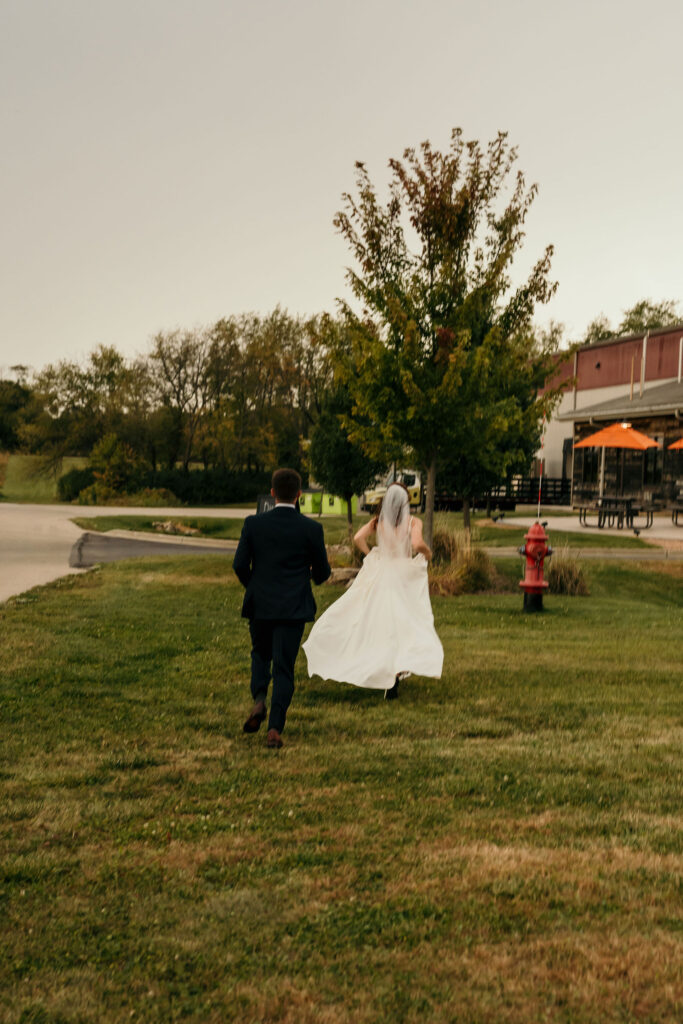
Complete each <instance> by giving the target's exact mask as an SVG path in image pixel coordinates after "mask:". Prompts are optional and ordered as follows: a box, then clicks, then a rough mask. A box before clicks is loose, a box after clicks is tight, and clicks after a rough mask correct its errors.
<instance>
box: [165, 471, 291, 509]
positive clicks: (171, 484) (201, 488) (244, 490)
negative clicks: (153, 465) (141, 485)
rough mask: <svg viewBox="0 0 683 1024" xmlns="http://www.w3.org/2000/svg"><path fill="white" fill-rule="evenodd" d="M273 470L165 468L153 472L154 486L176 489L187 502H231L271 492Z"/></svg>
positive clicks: (198, 503) (215, 503)
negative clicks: (244, 471)
mask: <svg viewBox="0 0 683 1024" xmlns="http://www.w3.org/2000/svg"><path fill="white" fill-rule="evenodd" d="M270 477H271V474H270V473H233V472H230V471H228V470H218V469H206V470H203V469H191V470H188V471H187V472H185V471H184V470H182V469H163V470H158V471H157V472H156V473H150V474H149V476H148V479H147V483H148V485H149V486H150V487H154V488H163V489H165V490H169V491H172V492H173V494H175V495H177V497H178V499H179V500H180V501H181V502H182V503H183V504H185V505H231V504H234V503H236V502H242V501H254V502H255V501H256V499H257V497H258V496H259V494H270Z"/></svg>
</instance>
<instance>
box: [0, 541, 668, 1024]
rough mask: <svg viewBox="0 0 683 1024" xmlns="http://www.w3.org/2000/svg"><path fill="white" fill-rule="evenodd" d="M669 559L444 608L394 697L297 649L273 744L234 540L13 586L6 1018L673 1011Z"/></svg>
mask: <svg viewBox="0 0 683 1024" xmlns="http://www.w3.org/2000/svg"><path fill="white" fill-rule="evenodd" d="M681 569H682V567H681V566H680V565H669V566H667V567H666V569H664V567H662V566H659V565H658V566H656V567H653V569H652V570H649V569H648V568H647V567H645V568H638V569H636V568H634V567H632V566H627V565H624V564H620V563H610V564H607V563H596V564H592V565H591V566H590V583H591V593H592V596H591V597H590V598H557V597H553V598H548V599H547V601H546V606H547V612H546V614H545V615H544V616H524V615H523V614H522V613H521V610H520V609H521V598H520V597H519V595H514V597H513V596H506V595H479V596H471V597H460V598H455V599H453V598H450V599H449V598H442V599H438V598H437V599H435V600H434V602H433V605H434V611H435V618H436V623H437V628H438V631H439V633H440V636H441V637H442V640H443V643H444V648H445V653H446V661H445V671H444V677H443V679H442V680H441V681H436V680H424V679H409V680H407V681H406V682H405V683H404V684H403V687H402V693H401V697H400V699H399V700H398V701H395V702H391V703H387V702H385V701H382V700H381V699H380V698H379V695H377V694H372V693H366V692H363V691H360V690H356V689H354V688H352V687H347V686H343V685H342V684H337V683H331V682H328V683H325V682H322V681H321V680H319V679H314V680H308V679H307V678H306V675H305V666H304V659H303V658H301V659H300V661H299V663H298V676H297V693H296V694H295V698H294V703H293V705H292V708H291V711H290V715H289V719H288V724H287V729H286V731H285V736H284V738H285V747H284V748H283V749H282V750H281V751H268V750H266V749H265V746H264V736H263V733H261V734H259V735H258V736H255V737H247V736H245V735H244V734H243V733H242V731H241V724H242V721H243V718H244V716H245V712H246V711H247V710H248V708H249V699H248V672H249V652H248V643H247V631H246V626H245V624H244V623H243V622H242V621H240V619H239V606H240V600H241V590H240V588H239V587H238V586H237V585H236V583H235V582H234V580H233V578H232V575H231V572H230V566H229V561H227V560H226V559H224V558H220V557H218V558H217V557H215V556H205V557H201V558H194V557H193V558H190V557H187V558H184V559H176V560H157V559H155V560H149V561H142V562H129V563H120V564H115V565H111V566H107V567H106V568H104V569H101V570H95V571H93V572H90V573H87V574H85V575H83V576H78V577H69V578H67V579H65V580H64V581H62V582H59V583H57V584H53V585H51V586H49V587H45V588H42V589H39V590H36V591H33V592H31V593H29V594H26V595H24V596H22V597H20V598H15V599H12V600H11V601H9V602H8V603H7V604H5V605H4V606H2V607H0V629H1V630H2V637H3V661H2V670H1V673H0V714H1V716H2V720H1V728H2V736H3V743H2V747H1V751H0V808H1V811H0V815H1V818H0V915H1V919H2V928H1V929H0V1019H1V1020H2V1021H7V1022H19V1021H21V1022H23V1024H28V1022H45V1024H58V1022H59V1024H62V1022H69V1024H72V1022H98V1024H100V1022H103V1024H109V1022H112V1024H113V1022H120V1021H128V1020H138V1021H144V1022H168V1021H181V1020H182V1021H196V1022H216V1024H218V1022H224V1021H236V1022H237V1021H239V1022H256V1021H269V1022H270V1021H273V1022H275V1021H280V1022H287V1024H309V1022H310V1024H313V1022H319V1021H322V1022H326V1024H336V1022H347V1021H348V1022H371V1021H372V1022H380V1021H382V1022H383V1021H391V1022H418V1021H419V1022H425V1021H426V1022H453V1021H457V1022H467V1024H498V1022H515V1024H517V1022H518V1024H530V1022H541V1021H543V1022H549V1021H551V1022H556V1021H557V1022H560V1021H561V1022H566V1024H570V1022H571V1024H581V1022H596V1024H597V1022H600V1024H604V1022H626V1021H638V1022H651V1024H655V1022H656V1024H664V1022H671V1024H673V1022H674V1021H680V1020H681V1019H682V1017H683V968H682V964H683V912H682V907H683V902H682V900H681V895H682V883H681V878H682V873H681V868H682V867H683V864H682V857H681V852H682V849H681V767H682V765H681V760H682V755H681V750H682V742H681V741H682V740H683V718H682V711H683V707H682V700H681V682H682V669H681V665H682V661H683V658H682V655H683V646H682V644H681V626H682V625H683V575H682V574H681ZM663 573H665V575H662V574H663ZM338 593H339V591H337V590H333V589H332V588H330V587H322V588H319V590H318V591H317V597H318V601H319V605H320V607H324V606H326V605H327V604H328V603H329V602H330V601H332V600H333V599H334V598H335V597H336V596H337V595H338Z"/></svg>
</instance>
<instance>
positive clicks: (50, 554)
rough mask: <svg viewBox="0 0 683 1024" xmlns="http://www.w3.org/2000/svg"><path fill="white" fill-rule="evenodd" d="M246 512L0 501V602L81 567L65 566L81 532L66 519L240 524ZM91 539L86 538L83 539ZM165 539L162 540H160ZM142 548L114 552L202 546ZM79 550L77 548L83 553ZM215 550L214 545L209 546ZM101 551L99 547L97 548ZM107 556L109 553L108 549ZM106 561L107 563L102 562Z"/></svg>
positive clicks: (188, 551) (130, 544) (130, 546)
mask: <svg viewBox="0 0 683 1024" xmlns="http://www.w3.org/2000/svg"><path fill="white" fill-rule="evenodd" d="M250 511H251V510H250V509H241V508H227V509H226V508H201V509H188V508H182V509H178V508H154V509H150V508H110V507H108V508H100V507H91V506H87V507H78V508H76V507H75V506H74V505H14V504H11V503H9V502H8V503H4V502H0V602H2V601H6V600H7V598H8V597H12V596H13V595H15V594H21V593H23V592H24V591H25V590H30V589H31V587H37V586H40V585H42V584H44V583H50V582H51V581H52V580H56V579H59V578H60V577H61V576H66V575H68V574H69V573H74V572H81V571H82V569H81V568H76V566H75V565H71V566H70V564H69V560H70V559H71V558H72V550H73V548H74V545H75V544H76V542H77V541H78V540H79V538H80V537H81V536H82V534H83V531H82V530H81V529H80V528H79V527H78V526H74V524H73V523H72V522H70V520H71V519H72V518H73V517H75V516H87V517H90V516H96V515H122V516H123V515H144V516H149V515H153V516H159V518H160V519H164V518H168V516H177V515H182V516H205V517H211V518H217V519H244V517H245V516H247V515H249V514H250ZM88 536H89V537H92V536H93V535H92V534H89V535H88ZM166 540H168V539H167V538H166ZM90 543H91V550H95V549H96V545H97V544H98V543H99V542H98V541H97V539H96V537H95V540H93V541H91V542H90ZM105 543H106V542H105ZM140 543H141V544H142V547H139V548H137V549H136V548H135V546H134V545H135V542H134V541H128V542H127V543H124V544H123V545H122V546H121V548H120V549H119V552H118V557H119V558H122V557H125V558H129V557H132V556H134V555H135V554H138V555H143V554H144V555H146V554H149V553H150V551H151V552H152V553H157V552H158V553H159V554H163V553H166V554H171V553H175V552H176V550H177V551H182V553H183V554H191V553H193V552H194V551H195V550H203V551H207V547H206V546H202V547H199V546H197V547H195V546H194V545H192V544H187V543H184V544H183V545H182V546H180V545H178V544H177V543H176V544H174V545H173V546H172V547H173V551H172V550H171V548H169V547H168V546H167V545H164V546H163V547H162V544H161V542H159V546H158V547H157V548H156V549H151V545H152V544H154V543H155V541H154V540H153V539H152V538H149V539H147V540H146V541H141V542H140ZM84 546H85V545H81V548H82V549H83V548H84ZM214 547H215V548H218V547H219V545H215V546H214ZM103 551H104V547H103ZM108 553H109V554H110V555H111V554H112V553H113V548H111V547H110V548H109V549H108ZM103 560H104V561H109V560H110V558H104V559H103ZM73 561H74V562H76V565H79V564H80V565H81V566H83V565H92V564H93V561H92V560H90V559H88V560H87V561H84V560H83V559H81V560H80V562H78V561H77V560H76V559H75V558H74V559H73Z"/></svg>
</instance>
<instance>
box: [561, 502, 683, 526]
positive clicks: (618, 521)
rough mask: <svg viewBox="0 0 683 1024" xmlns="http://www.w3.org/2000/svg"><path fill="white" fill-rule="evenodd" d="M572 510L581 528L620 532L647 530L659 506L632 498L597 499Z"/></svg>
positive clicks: (576, 506)
mask: <svg viewBox="0 0 683 1024" xmlns="http://www.w3.org/2000/svg"><path fill="white" fill-rule="evenodd" d="M574 508H575V509H576V511H577V512H578V513H579V522H580V523H581V525H582V526H588V527H592V528H593V529H595V527H596V526H597V527H598V529H600V530H602V529H603V528H604V527H607V528H608V529H614V528H615V527H616V529H618V530H621V529H623V527H624V526H625V527H626V529H627V530H633V529H637V530H647V529H649V527H651V526H652V523H653V522H654V515H655V512H657V511H658V509H659V508H660V506H658V505H655V504H651V505H643V504H638V503H637V502H635V501H634V499H633V498H598V499H597V501H594V502H590V503H588V504H585V505H575V506H574ZM682 508H683V506H682ZM589 517H590V518H589ZM682 525H683V524H682Z"/></svg>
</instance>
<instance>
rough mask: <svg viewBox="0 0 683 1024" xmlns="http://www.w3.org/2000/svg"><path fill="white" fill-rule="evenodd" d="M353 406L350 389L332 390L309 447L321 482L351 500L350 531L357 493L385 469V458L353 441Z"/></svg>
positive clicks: (348, 507) (332, 492)
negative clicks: (347, 420) (350, 431)
mask: <svg viewBox="0 0 683 1024" xmlns="http://www.w3.org/2000/svg"><path fill="white" fill-rule="evenodd" d="M352 405H353V403H352V399H351V396H350V394H349V392H348V390H347V389H345V388H343V387H337V388H335V389H333V390H331V391H330V393H329V394H328V397H327V399H326V400H325V401H324V402H323V406H322V410H321V412H320V416H319V418H318V422H317V423H316V425H315V427H314V428H313V433H312V435H311V446H310V450H309V457H310V462H311V470H312V472H313V476H314V477H315V479H316V480H317V482H318V483H320V484H322V486H323V487H324V488H325V490H326V491H329V492H330V493H331V494H337V495H339V497H340V498H343V499H344V501H346V503H347V518H348V523H349V532H351V530H352V527H353V513H352V509H351V499H352V497H353V495H354V494H360V492H361V491H364V490H365V488H366V487H367V486H368V485H369V484H371V483H372V481H373V480H374V478H375V477H376V476H377V474H378V473H379V472H381V471H382V470H383V469H384V468H385V463H384V461H380V460H378V459H377V458H373V457H372V456H369V455H367V454H366V453H365V451H363V449H362V448H361V447H360V446H359V445H358V444H354V443H353V442H352V441H351V440H349V435H348V431H347V430H346V428H345V427H344V422H343V421H344V419H345V418H347V417H349V416H350V415H351V411H352Z"/></svg>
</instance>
